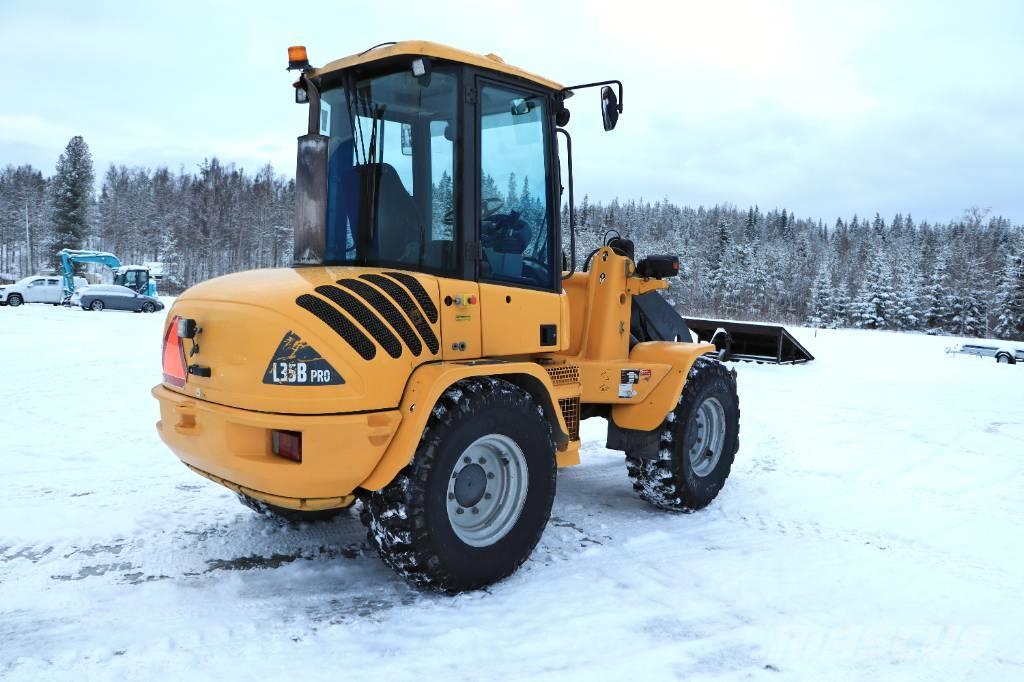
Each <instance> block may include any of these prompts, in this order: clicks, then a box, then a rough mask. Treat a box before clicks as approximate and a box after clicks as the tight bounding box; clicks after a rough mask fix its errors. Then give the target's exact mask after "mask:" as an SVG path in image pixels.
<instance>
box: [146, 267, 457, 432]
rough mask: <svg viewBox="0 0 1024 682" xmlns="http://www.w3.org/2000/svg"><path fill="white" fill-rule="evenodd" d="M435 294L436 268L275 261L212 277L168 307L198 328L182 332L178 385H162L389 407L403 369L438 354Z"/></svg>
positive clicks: (207, 396) (323, 405) (351, 408)
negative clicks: (280, 264)
mask: <svg viewBox="0 0 1024 682" xmlns="http://www.w3.org/2000/svg"><path fill="white" fill-rule="evenodd" d="M438 301H439V285H438V281H437V279H436V278H435V277H432V276H429V275H423V274H420V273H406V272H398V271H394V270H382V269H376V268H353V267H310V268H297V269H291V268H280V269H272V270H251V271H248V272H240V273H236V274H232V275H226V276H224V277H218V278H216V279H211V280H209V281H206V282H203V283H201V284H198V285H196V286H194V287H192V288H191V289H189V290H188V291H186V292H185V293H184V294H182V295H181V296H179V297H178V299H177V301H175V303H174V305H173V306H172V308H171V309H170V311H169V312H168V318H167V324H170V323H171V321H172V320H173V319H174V318H175V317H181V318H189V319H193V320H195V321H196V324H197V325H198V327H199V328H200V330H201V331H200V332H199V333H198V334H197V335H196V337H195V339H194V343H193V341H192V340H190V339H184V340H183V342H184V351H185V363H186V365H189V366H191V367H192V370H191V371H190V372H189V374H188V377H187V380H186V382H185V385H184V386H183V387H178V386H173V385H171V384H169V383H165V385H166V386H167V388H169V389H171V390H174V391H178V392H180V393H184V394H187V395H190V396H193V397H196V398H199V399H202V400H208V401H211V402H215V403H219V404H222V405H229V406H232V407H239V408H243V409H250V410H259V411H263V412H274V413H283V414H334V413H343V412H357V411H365V410H380V409H389V408H393V407H395V406H397V405H398V403H399V400H400V398H401V395H402V391H403V390H404V388H405V383H406V380H407V379H408V377H409V374H411V373H412V371H413V370H414V369H415V368H416V367H418V366H419V365H421V364H423V363H425V362H431V361H434V360H439V359H440V358H441V351H440V338H441V332H440V323H439V320H438V317H439V315H438V307H439V306H438ZM171 334H172V337H173V336H174V332H171ZM206 374H208V376H206Z"/></svg>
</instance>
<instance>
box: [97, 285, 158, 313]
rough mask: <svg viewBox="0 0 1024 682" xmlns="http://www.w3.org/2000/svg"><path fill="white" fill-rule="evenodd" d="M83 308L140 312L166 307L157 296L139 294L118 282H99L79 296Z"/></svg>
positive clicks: (151, 311)
mask: <svg viewBox="0 0 1024 682" xmlns="http://www.w3.org/2000/svg"><path fill="white" fill-rule="evenodd" d="M78 299H79V301H78V303H79V305H81V306H82V309H83V310H95V311H100V310H131V311H133V312H136V313H139V312H142V313H155V312H156V311H158V310H163V309H164V304H163V303H161V302H160V299H159V298H157V297H156V296H146V295H145V294H139V293H136V292H134V291H132V290H131V289H129V288H128V287H122V286H119V285H117V284H97V285H95V286H91V287H87V288H86V289H85V290H84V291H82V293H81V296H80V297H78Z"/></svg>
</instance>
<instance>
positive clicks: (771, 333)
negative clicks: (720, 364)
mask: <svg viewBox="0 0 1024 682" xmlns="http://www.w3.org/2000/svg"><path fill="white" fill-rule="evenodd" d="M684 319H685V320H686V325H687V326H688V327H689V328H690V330H691V331H692V332H693V333H694V335H695V336H696V337H697V340H698V341H708V342H710V343H713V344H715V347H716V348H718V351H719V357H720V358H721V359H723V360H749V361H753V362H769V363H772V364H778V365H792V364H796V363H798V362H808V361H810V360H813V359H814V356H813V355H811V354H810V352H809V351H808V350H807V349H806V348H804V347H803V346H802V345H800V342H799V341H797V340H796V338H794V337H793V335H792V334H790V333H789V332H788V331H786V330H785V328H783V327H781V326H779V325H777V324H757V323H754V322H734V321H732V320H704V319H699V318H694V317H687V318H684Z"/></svg>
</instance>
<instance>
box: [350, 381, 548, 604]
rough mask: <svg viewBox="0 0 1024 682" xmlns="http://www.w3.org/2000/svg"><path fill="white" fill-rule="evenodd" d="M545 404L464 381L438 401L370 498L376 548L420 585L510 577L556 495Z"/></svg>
mask: <svg viewBox="0 0 1024 682" xmlns="http://www.w3.org/2000/svg"><path fill="white" fill-rule="evenodd" d="M555 472H556V468H555V447H554V443H553V440H552V436H551V426H550V424H549V423H548V420H547V419H546V418H545V416H544V411H543V409H542V408H541V407H540V406H539V405H538V404H537V403H536V401H534V399H533V398H532V397H531V396H530V394H529V393H527V392H526V391H524V390H522V389H521V388H519V387H518V386H516V385H515V384H512V383H510V382H508V381H505V380H502V379H495V378H488V377H477V378H472V379H467V380H464V381H460V382H458V383H456V384H454V385H453V386H451V387H450V388H449V389H448V390H446V391H445V393H444V395H443V396H442V397H441V399H440V400H439V401H438V403H437V405H435V406H434V409H433V412H432V413H431V416H430V419H429V421H428V422H427V426H426V428H425V429H424V432H423V436H422V438H421V440H420V444H419V447H418V448H417V449H416V453H415V455H414V456H413V458H412V462H411V463H410V464H409V465H408V466H407V467H406V468H405V469H403V470H402V471H401V472H400V473H399V474H398V475H397V476H396V477H395V479H394V480H393V481H392V482H391V483H390V484H388V485H387V486H386V487H385V488H384V489H382V490H380V491H378V492H372V493H370V494H369V495H368V497H367V499H366V500H365V501H364V505H363V522H364V523H365V524H366V525H367V528H368V531H369V538H370V542H371V544H373V545H375V546H376V547H377V550H378V552H379V553H380V556H381V558H382V559H383V560H384V562H385V563H387V564H388V565H389V566H391V567H392V568H393V569H395V571H397V572H398V573H399V574H400V575H402V576H403V577H405V578H406V579H408V580H410V581H411V582H413V583H414V584H416V585H419V586H421V587H428V588H434V589H442V590H445V591H448V592H453V593H454V592H461V591H464V590H473V589H478V588H481V587H485V586H487V585H491V584H493V583H495V582H498V581H499V580H501V579H503V578H505V577H507V576H509V575H511V574H512V573H513V572H515V570H516V569H517V568H519V566H520V565H521V564H522V563H523V562H524V561H526V559H527V558H528V557H529V556H530V553H531V552H532V551H533V549H534V547H536V545H537V542H538V541H539V540H540V536H541V534H542V533H543V532H544V527H545V526H546V525H547V522H548V517H549V516H550V515H551V504H552V501H553V500H554V496H555Z"/></svg>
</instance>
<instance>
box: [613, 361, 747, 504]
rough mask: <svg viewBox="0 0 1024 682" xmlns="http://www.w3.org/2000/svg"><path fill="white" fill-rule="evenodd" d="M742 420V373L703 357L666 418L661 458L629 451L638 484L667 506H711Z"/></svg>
mask: <svg viewBox="0 0 1024 682" xmlns="http://www.w3.org/2000/svg"><path fill="white" fill-rule="evenodd" d="M739 422H740V407H739V396H738V395H737V393H736V372H735V371H730V370H728V369H726V368H725V366H724V365H723V364H722V363H720V362H718V361H716V360H713V359H711V358H709V357H706V356H705V357H700V358H697V361H696V362H694V363H693V367H692V368H691V369H690V373H689V376H688V377H687V379H686V384H685V385H684V386H683V393H682V395H681V396H680V397H679V404H678V405H677V406H676V408H675V409H674V410H672V412H670V413H669V414H668V416H667V417H666V418H665V421H664V422H663V423H662V426H661V439H660V443H659V448H658V457H657V459H642V458H640V457H636V456H633V455H631V454H630V453H629V452H627V453H626V469H627V471H628V472H629V478H630V480H631V481H632V482H633V489H634V490H636V491H637V493H639V495H640V497H642V498H644V499H645V500H647V501H648V502H650V503H651V504H654V505H656V506H658V507H661V508H663V509H670V510H674V511H694V510H697V509H703V508H704V507H706V506H708V505H709V504H711V501H712V500H714V499H715V497H716V496H717V495H718V492H719V491H720V490H721V489H722V487H723V486H724V485H725V481H726V479H727V478H728V477H729V471H730V470H731V468H732V463H733V460H734V459H735V457H736V451H737V450H738V449H739V445H740V441H739V431H740V423H739Z"/></svg>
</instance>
